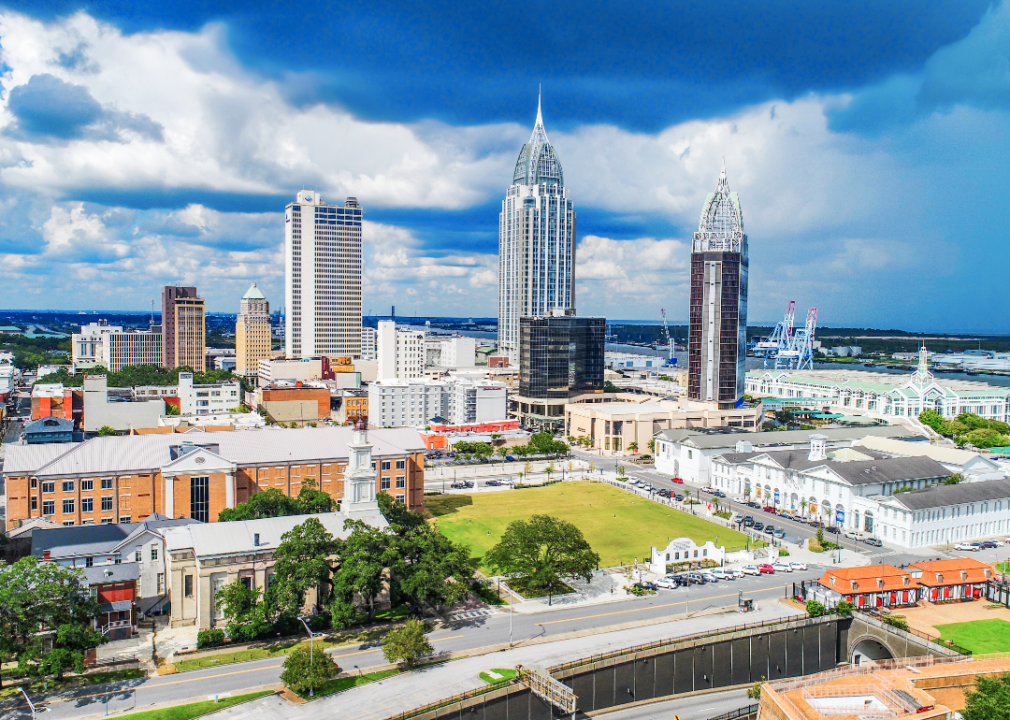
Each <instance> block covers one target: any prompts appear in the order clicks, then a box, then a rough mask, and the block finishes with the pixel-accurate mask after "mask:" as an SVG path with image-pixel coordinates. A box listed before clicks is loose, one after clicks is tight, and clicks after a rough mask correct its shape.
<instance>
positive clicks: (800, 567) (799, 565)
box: [789, 562, 807, 570]
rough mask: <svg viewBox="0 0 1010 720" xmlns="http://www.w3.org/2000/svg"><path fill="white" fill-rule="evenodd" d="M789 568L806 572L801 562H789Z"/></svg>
mask: <svg viewBox="0 0 1010 720" xmlns="http://www.w3.org/2000/svg"><path fill="white" fill-rule="evenodd" d="M789 567H791V568H792V569H793V570H806V569H807V564H806V563H802V562H791V563H789Z"/></svg>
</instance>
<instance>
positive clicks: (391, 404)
mask: <svg viewBox="0 0 1010 720" xmlns="http://www.w3.org/2000/svg"><path fill="white" fill-rule="evenodd" d="M448 407H449V392H448V388H447V386H446V383H444V382H442V381H439V380H423V379H414V380H376V381H375V382H373V383H369V385H368V409H369V412H370V413H371V415H370V417H369V421H370V422H371V423H372V424H373V425H375V426H377V427H400V426H408V427H416V428H423V427H426V426H427V425H428V424H429V420H431V418H433V417H445V416H446V415H448Z"/></svg>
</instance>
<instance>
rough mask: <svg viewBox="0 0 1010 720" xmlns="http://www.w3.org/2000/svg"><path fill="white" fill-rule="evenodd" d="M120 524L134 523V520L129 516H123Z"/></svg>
mask: <svg viewBox="0 0 1010 720" xmlns="http://www.w3.org/2000/svg"><path fill="white" fill-rule="evenodd" d="M119 522H121V523H128V522H133V518H131V517H130V516H129V515H122V516H120V518H119Z"/></svg>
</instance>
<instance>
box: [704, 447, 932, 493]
mask: <svg viewBox="0 0 1010 720" xmlns="http://www.w3.org/2000/svg"><path fill="white" fill-rule="evenodd" d="M863 450H865V448H863V449H861V450H860V452H862V451H863ZM866 454H868V455H869V454H877V453H873V451H872V450H867V451H866ZM877 455H879V456H878V457H875V458H873V459H871V460H835V459H833V458H831V457H828V458H826V459H824V460H811V459H810V452H809V451H808V450H777V451H771V452H768V451H765V452H747V453H726V454H725V455H720V456H718V457H721V458H723V459H724V460H725V461H726V462H728V463H731V464H739V463H742V462H749V461H752V460H753V459H754V458H756V457H758V456H761V457H767V458H769V459H771V460H772V461H774V462H775V463H776V464H777V465H779V467H782V468H784V469H787V470H799V471H803V470H810V469H811V468H815V467H826V468H828V469H830V470H831V471H832V472H834V473H835V474H837V475H838V476H839V477H841V478H842V479H843V480H845V481H846V482H848V483H849V484H850V485H869V484H873V483H886V482H903V481H906V480H930V479H933V478H940V477H947V476H948V475H950V471H949V470H947V469H946V468H945V467H944V466H943V465H941V464H940V463H938V462H936V460H933V459H932V458H927V457H922V456H912V457H895V458H888V457H884V456H883V455H881V454H877Z"/></svg>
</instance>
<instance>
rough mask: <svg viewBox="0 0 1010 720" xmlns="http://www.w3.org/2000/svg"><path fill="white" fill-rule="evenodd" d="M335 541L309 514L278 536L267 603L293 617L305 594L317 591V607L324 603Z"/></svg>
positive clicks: (300, 606)
mask: <svg viewBox="0 0 1010 720" xmlns="http://www.w3.org/2000/svg"><path fill="white" fill-rule="evenodd" d="M336 550H337V543H336V541H335V540H334V539H333V536H332V535H330V533H329V531H327V530H326V528H325V527H323V524H322V523H321V522H319V520H318V519H317V518H314V517H310V518H307V519H306V520H305V522H303V523H302V524H301V525H295V526H294V527H293V528H291V529H290V530H289V531H288V532H286V533H284V534H283V535H281V542H280V544H279V545H278V546H277V549H276V550H275V551H274V577H273V580H271V582H270V589H269V590H267V598H266V599H267V603H268V604H269V605H270V607H271V609H272V610H273V611H274V612H276V613H277V614H278V615H281V616H284V617H286V618H294V617H296V616H297V615H298V614H299V613H300V612H301V610H302V608H303V607H304V606H305V596H306V594H307V593H308V592H309V591H310V590H317V594H316V608H317V609H318V608H319V607H320V606H321V605H323V604H325V603H326V600H327V599H328V595H329V592H328V588H329V583H330V573H331V572H332V569H333V568H332V567H331V565H330V561H329V558H330V556H332V555H334V554H335V552H336Z"/></svg>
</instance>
